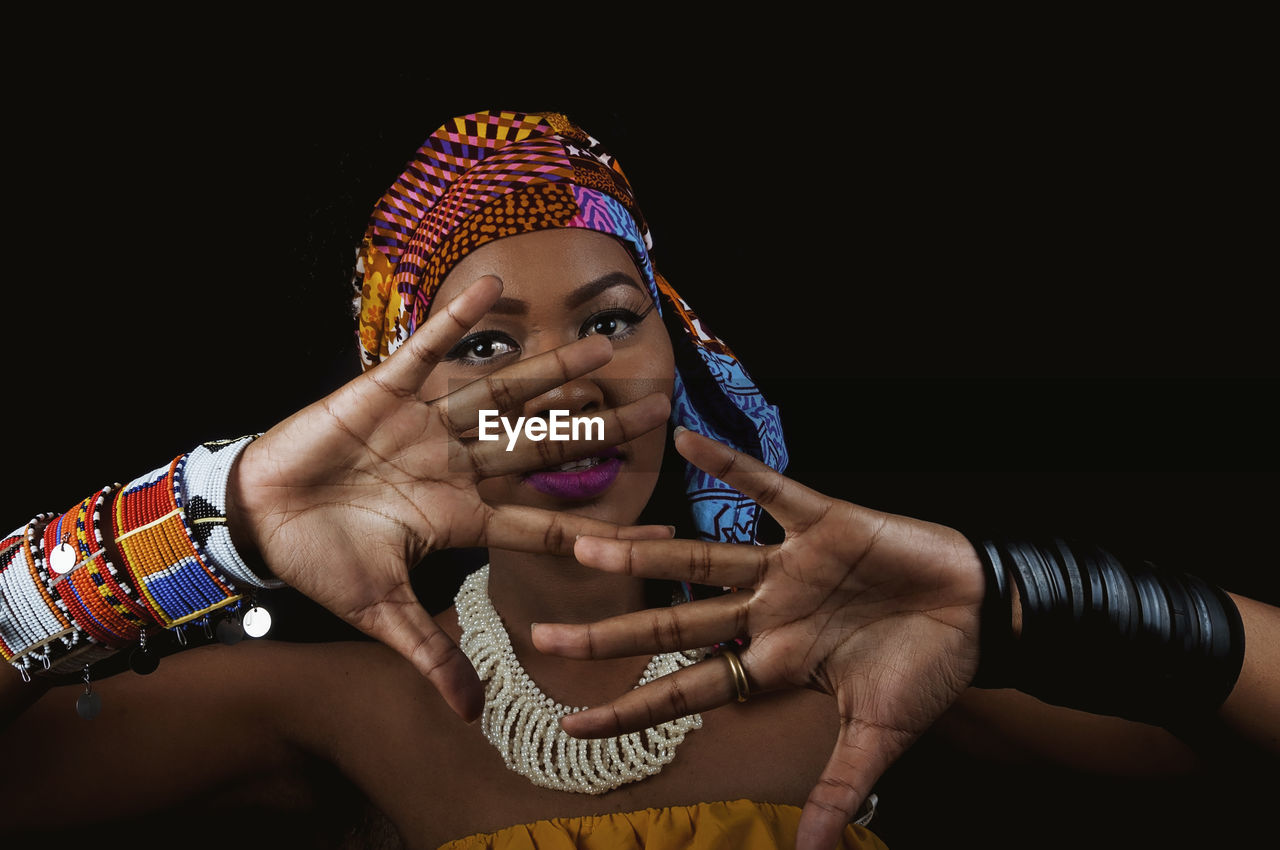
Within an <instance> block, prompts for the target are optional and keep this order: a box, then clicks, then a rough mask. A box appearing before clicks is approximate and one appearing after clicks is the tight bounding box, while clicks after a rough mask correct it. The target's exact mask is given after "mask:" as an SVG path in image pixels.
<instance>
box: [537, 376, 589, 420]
mask: <svg viewBox="0 0 1280 850" xmlns="http://www.w3.org/2000/svg"><path fill="white" fill-rule="evenodd" d="M603 408H604V389H603V388H602V387H601V386H600V382H599V381H598V380H596V379H594V378H591V377H588V376H580V377H577V378H573V379H572V380H570V381H568V382H566V383H563V384H561V385H560V386H558V387H555V388H553V389H551V390H549V391H547V392H545V393H543V394H542V395H540V396H538V397H537V398H533V399H530V400H529V401H528V402H527V403H526V404H525V409H524V415H525V416H538V417H542V418H546V417H547V415H548V414H549V413H550V411H552V410H567V411H569V414H570V415H571V416H578V415H581V414H584V413H594V412H596V411H598V410H602V409H603Z"/></svg>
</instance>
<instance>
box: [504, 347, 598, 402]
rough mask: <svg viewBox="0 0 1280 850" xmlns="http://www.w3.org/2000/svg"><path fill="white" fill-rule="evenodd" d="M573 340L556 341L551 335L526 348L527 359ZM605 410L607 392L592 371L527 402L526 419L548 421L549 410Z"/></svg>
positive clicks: (596, 374)
mask: <svg viewBox="0 0 1280 850" xmlns="http://www.w3.org/2000/svg"><path fill="white" fill-rule="evenodd" d="M573 341H574V340H573V339H552V338H551V337H550V336H549V335H548V336H544V337H542V338H540V339H539V340H538V342H537V344H535V345H531V346H528V347H527V348H526V349H525V357H536V356H537V355H539V354H541V353H543V352H546V351H551V350H553V349H555V348H558V347H560V346H562V345H567V344H569V343H571V342H573ZM604 407H605V392H604V388H603V387H602V386H601V384H600V377H599V374H598V372H588V373H587V374H586V375H579V376H578V377H576V378H571V379H570V380H568V381H566V382H565V383H563V384H561V385H560V386H558V387H554V388H553V389H551V390H548V391H547V392H545V393H543V394H542V395H540V396H537V397H536V398H532V399H530V400H529V401H527V402H526V403H525V406H524V411H523V414H524V415H525V416H539V417H543V418H546V416H547V414H548V412H549V411H552V410H567V411H569V413H570V414H571V415H578V414H583V413H592V412H594V411H597V410H602V409H603V408H604Z"/></svg>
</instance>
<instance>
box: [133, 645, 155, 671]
mask: <svg viewBox="0 0 1280 850" xmlns="http://www.w3.org/2000/svg"><path fill="white" fill-rule="evenodd" d="M159 666H160V656H159V655H157V654H156V651H155V650H154V649H143V648H142V647H140V646H139V647H136V648H135V649H134V650H133V652H130V653H129V669H131V670H133V672H135V673H137V674H139V675H141V676H145V675H147V674H148V673H154V672H155V671H156V668H157V667H159Z"/></svg>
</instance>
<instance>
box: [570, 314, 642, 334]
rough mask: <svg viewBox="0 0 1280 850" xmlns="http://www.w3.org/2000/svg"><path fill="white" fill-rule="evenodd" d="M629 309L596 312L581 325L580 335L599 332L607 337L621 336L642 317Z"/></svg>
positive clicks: (632, 327)
mask: <svg viewBox="0 0 1280 850" xmlns="http://www.w3.org/2000/svg"><path fill="white" fill-rule="evenodd" d="M642 318H643V317H642V316H637V315H636V314H635V313H633V312H631V311H630V310H606V311H604V312H602V313H596V314H595V315H594V316H592V317H591V318H589V319H587V321H586V322H585V323H584V324H583V326H582V332H581V333H580V334H579V336H580V337H583V336H590V335H591V334H600V335H601V336H607V337H614V338H617V337H623V336H626V335H627V334H629V333H630V332H631V331H632V330H634V329H635V326H636V324H637V323H638V322H639V321H640V319H642Z"/></svg>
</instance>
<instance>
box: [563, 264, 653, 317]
mask: <svg viewBox="0 0 1280 850" xmlns="http://www.w3.org/2000/svg"><path fill="white" fill-rule="evenodd" d="M615 286H630V287H631V288H633V289H635V290H637V291H638V292H640V293H642V294H644V295H646V296H647V295H648V293H647V292H645V291H644V289H642V288H641V287H640V284H638V283H636V281H635V278H633V277H632V276H631V275H629V274H627V273H626V272H609V273H608V274H606V275H601V276H600V277H598V278H596V279H595V280H593V281H591V282H590V283H584V284H582V286H579V287H578V288H577V289H575V290H573V292H570V293H569V294H568V295H566V296H565V299H564V306H566V307H568V308H569V309H571V310H572V309H573V308H574V307H579V306H581V305H583V304H585V303H587V302H588V301H590V300H591V299H592V298H595V297H596V296H597V295H599V294H600V293H601V292H604V291H605V290H606V289H612V288H613V287H615Z"/></svg>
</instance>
